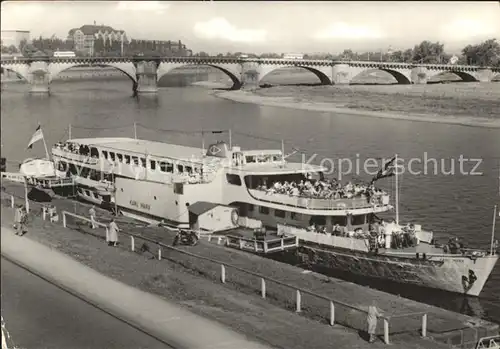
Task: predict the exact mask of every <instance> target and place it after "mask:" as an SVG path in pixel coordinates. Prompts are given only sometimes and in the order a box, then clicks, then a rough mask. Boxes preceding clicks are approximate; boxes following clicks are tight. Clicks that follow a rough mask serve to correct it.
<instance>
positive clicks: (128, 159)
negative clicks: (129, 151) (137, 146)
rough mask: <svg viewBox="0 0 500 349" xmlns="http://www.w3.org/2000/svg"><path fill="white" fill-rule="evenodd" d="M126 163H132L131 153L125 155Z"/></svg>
mask: <svg viewBox="0 0 500 349" xmlns="http://www.w3.org/2000/svg"><path fill="white" fill-rule="evenodd" d="M125 163H126V164H130V155H125Z"/></svg>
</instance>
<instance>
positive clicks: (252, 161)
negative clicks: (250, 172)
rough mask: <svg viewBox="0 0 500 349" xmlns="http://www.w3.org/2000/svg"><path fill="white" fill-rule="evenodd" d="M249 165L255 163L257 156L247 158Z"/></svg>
mask: <svg viewBox="0 0 500 349" xmlns="http://www.w3.org/2000/svg"><path fill="white" fill-rule="evenodd" d="M246 162H247V164H251V163H255V162H256V161H255V156H246Z"/></svg>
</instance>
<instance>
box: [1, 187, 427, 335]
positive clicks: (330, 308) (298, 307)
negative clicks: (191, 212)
mask: <svg viewBox="0 0 500 349" xmlns="http://www.w3.org/2000/svg"><path fill="white" fill-rule="evenodd" d="M2 194H3V193H2ZM8 195H9V197H8V203H9V206H10V207H12V206H13V202H14V205H15V200H16V198H18V197H16V196H14V195H10V194H8ZM2 201H4V200H2ZM34 204H35V203H34ZM61 216H62V223H63V226H64V227H66V228H67V227H68V217H72V218H73V219H76V220H80V221H84V222H87V223H89V224H92V223H94V225H96V226H98V227H101V228H104V229H105V231H106V236H107V234H108V228H107V224H104V223H100V222H96V221H94V222H92V220H91V219H89V218H87V217H84V216H82V215H78V214H75V213H72V212H68V211H61ZM42 218H43V216H42ZM96 230H97V229H96ZM120 233H121V234H123V235H127V236H129V238H130V250H131V251H136V249H137V248H136V247H137V241H138V240H139V241H144V242H147V243H151V244H154V245H156V246H157V250H156V253H154V255H155V258H156V259H158V260H161V259H162V251H163V250H164V249H166V250H171V251H175V252H177V253H180V254H184V255H187V256H190V257H193V258H195V259H197V260H203V261H207V262H210V263H212V264H215V265H218V268H219V270H220V271H219V279H220V282H221V283H224V284H225V283H226V282H228V281H229V277H228V275H227V269H231V270H234V271H239V272H241V273H243V274H246V275H251V276H253V277H256V278H258V279H259V280H260V283H259V291H260V292H259V293H260V296H261V298H263V299H266V297H267V296H268V290H267V288H268V286H269V284H271V283H272V284H276V285H279V286H282V287H284V288H286V289H289V290H293V291H294V295H295V296H294V299H293V303H294V309H295V312H297V313H301V312H302V311H303V302H302V298H303V296H305V295H308V296H312V297H314V298H317V299H320V300H322V301H324V302H325V303H326V304H325V307H326V309H325V310H327V312H328V323H329V324H330V325H331V326H333V325H335V323H336V312H337V308H340V309H342V308H345V309H348V310H352V311H358V312H361V313H364V314H367V309H365V308H362V307H359V306H355V305H351V304H348V303H345V302H342V301H338V300H334V299H331V298H330V297H327V296H323V295H321V294H318V293H316V292H313V291H311V290H307V289H304V288H302V287H299V286H296V285H292V284H289V283H286V282H283V281H280V280H277V279H275V278H272V277H269V276H265V275H262V274H259V273H256V272H253V271H250V270H247V269H244V268H241V267H238V266H236V265H232V264H229V263H224V262H222V261H218V260H216V259H212V258H208V257H205V256H200V255H197V254H194V253H191V252H188V251H184V250H182V249H179V248H176V247H173V246H169V245H166V244H164V243H162V242H160V241H156V240H154V239H152V238H148V237H145V236H141V235H138V234H135V233H131V232H127V231H123V230H121V231H120ZM212 238H213V237H212ZM219 241H221V239H219ZM403 317H405V318H408V317H421V326H420V330H421V336H422V337H427V313H425V312H414V313H407V314H396V315H390V314H387V315H384V316H382V317H381V319H382V320H383V340H384V342H385V343H386V344H390V333H391V331H390V326H391V320H392V319H399V318H403ZM362 326H363V328H364V321H363V325H362ZM357 327H358V326H357ZM359 327H360V326H359ZM363 328H358V329H363Z"/></svg>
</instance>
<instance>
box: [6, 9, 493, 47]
mask: <svg viewBox="0 0 500 349" xmlns="http://www.w3.org/2000/svg"><path fill="white" fill-rule="evenodd" d="M94 21H96V23H97V24H104V25H109V26H111V27H113V28H115V29H122V30H125V31H126V33H127V35H128V36H129V37H130V38H134V39H152V40H182V42H183V43H185V44H186V45H187V47H188V48H190V49H192V50H193V51H194V52H199V51H205V52H208V53H211V54H215V53H219V52H222V53H226V52H247V53H249V52H251V53H257V54H260V53H264V52H276V53H287V52H288V53H291V52H296V53H299V52H300V53H314V52H329V53H339V52H342V51H343V50H344V49H352V50H354V51H358V52H361V51H368V50H370V51H380V50H383V51H386V50H388V49H389V48H390V49H392V50H397V49H406V48H411V47H413V46H414V45H415V44H418V43H419V42H421V41H423V40H430V41H440V42H442V43H444V44H445V50H446V51H447V52H450V53H451V52H459V51H460V50H461V48H463V47H464V46H465V45H467V44H476V43H479V42H481V41H483V40H486V39H489V38H497V39H498V40H499V41H500V2H472V1H470V2H429V3H426V2H411V1H404V2H403V1H401V2H353V1H349V2H342V1H339V2H333V1H332V2H315V1H306V2H284V1H283V2H280V1H268V2H251V1H244V2H238V1H234V2H233V1H231V2H229V1H228V2H217V1H199V2H196V1H192V2H182V1H179V2H178V1H176V2H163V1H117V2H114V1H96V2H93V1H85V2H83V1H82V2H79V1H68V2H64V1H53V2H50V1H43V2H42V1H40V2H36V1H30V2H28V1H4V2H2V4H1V28H2V30H29V31H31V35H32V37H38V36H40V35H42V36H47V37H50V36H52V35H53V34H55V35H56V36H58V37H60V38H65V37H66V36H67V33H68V31H69V30H70V29H71V28H78V27H80V26H82V25H84V24H93V23H94Z"/></svg>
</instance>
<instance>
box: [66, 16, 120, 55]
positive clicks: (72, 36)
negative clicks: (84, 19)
mask: <svg viewBox="0 0 500 349" xmlns="http://www.w3.org/2000/svg"><path fill="white" fill-rule="evenodd" d="M98 39H102V40H103V43H104V44H108V43H109V46H111V45H112V44H113V42H117V41H119V42H123V43H128V41H129V40H128V38H127V34H126V33H125V30H121V29H114V28H113V27H110V26H107V25H96V22H95V21H94V24H93V25H89V24H85V25H82V26H81V27H80V28H73V29H71V30H70V31H69V32H68V41H72V42H73V45H74V49H75V50H76V51H80V52H82V53H83V54H86V55H88V56H93V55H94V50H95V48H94V44H95V42H96V40H98Z"/></svg>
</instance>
